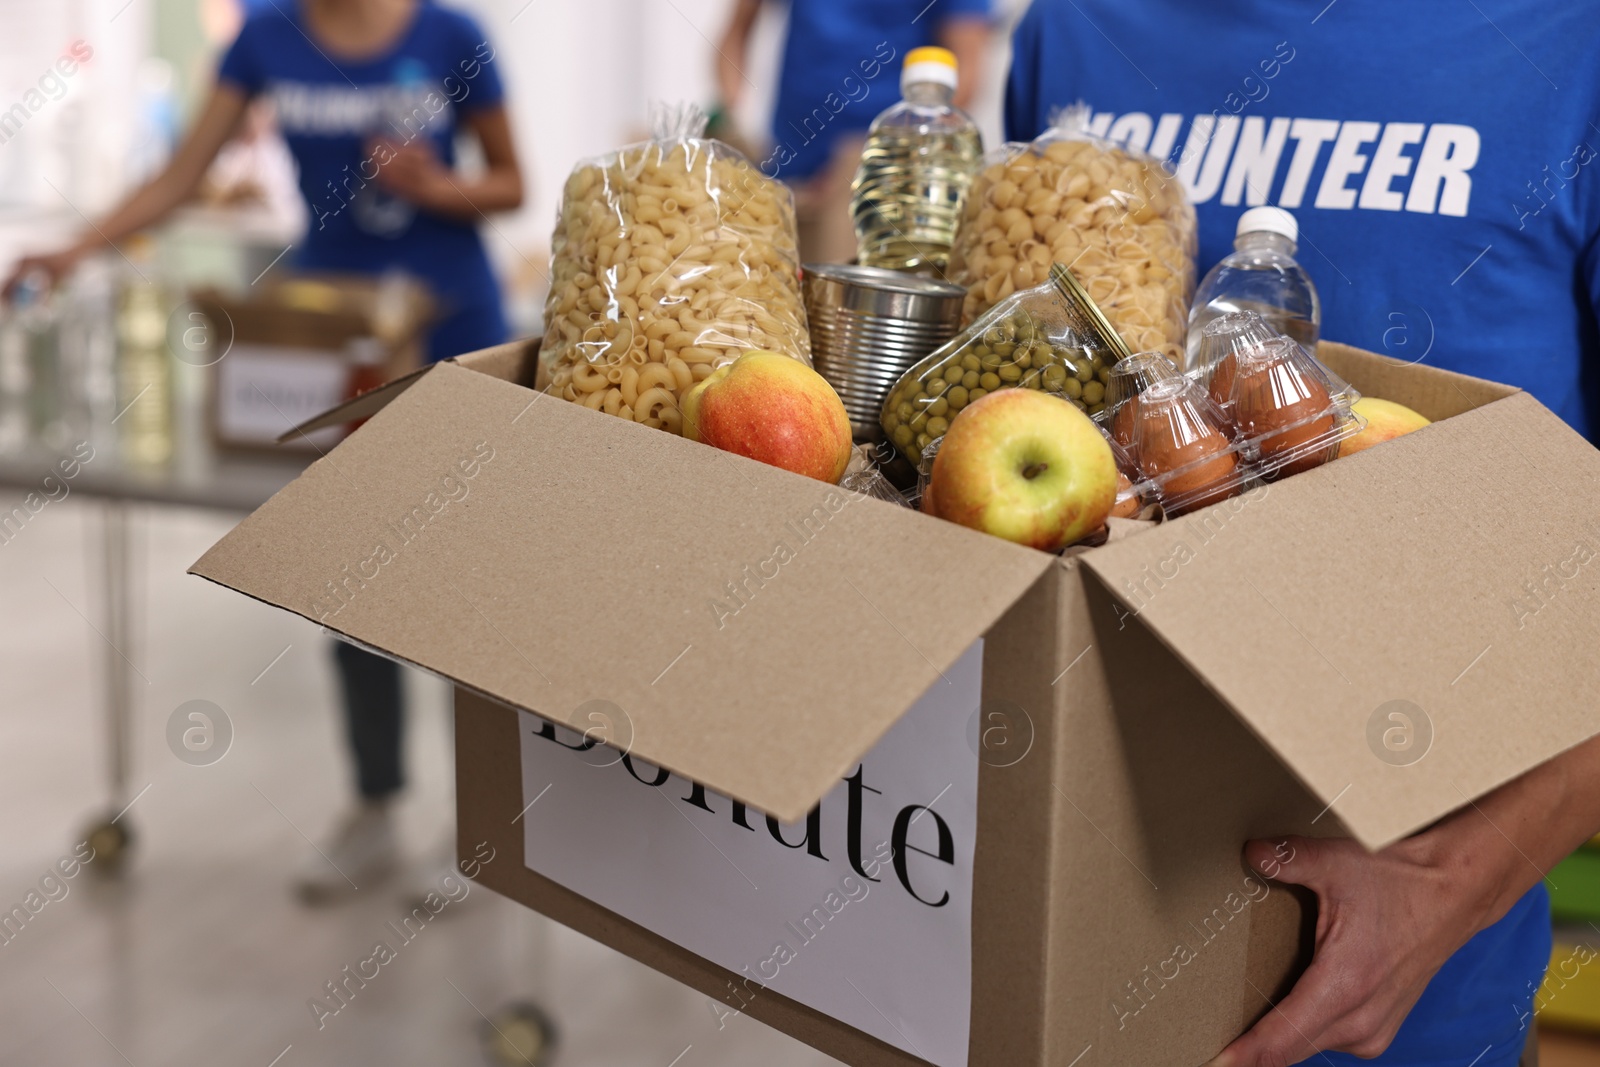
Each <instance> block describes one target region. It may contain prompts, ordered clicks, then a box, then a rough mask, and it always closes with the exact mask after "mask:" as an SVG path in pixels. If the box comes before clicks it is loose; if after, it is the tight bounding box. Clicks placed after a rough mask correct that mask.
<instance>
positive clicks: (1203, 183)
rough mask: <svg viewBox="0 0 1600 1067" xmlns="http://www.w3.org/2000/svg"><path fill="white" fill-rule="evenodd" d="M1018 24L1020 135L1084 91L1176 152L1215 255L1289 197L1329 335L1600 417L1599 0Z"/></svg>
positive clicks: (1161, 148)
mask: <svg viewBox="0 0 1600 1067" xmlns="http://www.w3.org/2000/svg"><path fill="white" fill-rule="evenodd" d="M1015 45H1016V52H1015V58H1014V60H1013V67H1012V71H1011V78H1010V84H1009V88H1008V93H1007V101H1006V123H1007V132H1008V136H1011V137H1013V138H1019V139H1024V140H1025V139H1028V138H1031V137H1033V136H1035V135H1036V134H1038V133H1039V132H1040V131H1041V130H1042V129H1043V128H1044V127H1045V126H1046V124H1047V122H1048V119H1049V115H1050V112H1051V110H1052V109H1053V108H1055V107H1057V106H1060V105H1064V104H1070V103H1071V102H1073V101H1074V100H1077V99H1080V98H1081V99H1083V100H1084V101H1086V102H1087V103H1089V104H1090V105H1091V106H1092V107H1093V109H1094V112H1095V116H1094V120H1095V127H1094V128H1095V129H1098V130H1101V131H1104V132H1107V133H1109V134H1110V135H1111V136H1112V137H1113V138H1119V139H1125V140H1126V141H1127V142H1129V143H1131V144H1133V145H1135V146H1137V147H1144V148H1148V149H1149V150H1150V151H1151V152H1152V153H1153V154H1155V155H1157V156H1161V157H1163V158H1170V159H1171V160H1173V161H1174V162H1178V164H1179V173H1180V175H1181V176H1182V177H1183V179H1184V182H1185V184H1186V185H1187V186H1188V188H1189V189H1190V191H1191V193H1192V196H1193V200H1194V201H1195V204H1196V209H1197V210H1198V212H1199V216H1200V269H1201V271H1202V273H1203V272H1204V271H1205V270H1206V269H1208V268H1209V267H1211V266H1212V265H1213V264H1214V263H1216V262H1217V260H1219V259H1221V258H1222V257H1223V256H1224V255H1226V254H1227V253H1228V252H1229V251H1230V250H1231V249H1232V243H1233V229H1234V224H1235V223H1236V222H1237V221H1238V217H1239V215H1240V213H1241V212H1243V211H1244V210H1245V208H1247V207H1250V206H1252V205H1256V204H1262V203H1267V204H1276V205H1278V206H1281V207H1284V208H1287V209H1289V210H1290V211H1292V212H1293V213H1294V215H1295V217H1296V218H1297V219H1298V220H1299V223H1300V232H1301V235H1302V236H1301V241H1300V250H1299V253H1298V255H1297V258H1298V259H1299V260H1300V262H1301V264H1302V265H1304V266H1305V268H1306V269H1307V270H1308V271H1309V272H1310V273H1311V275H1312V278H1313V279H1314V280H1315V282H1316V284H1317V290H1318V292H1319V293H1320V295H1321V297H1322V302H1323V329H1322V335H1323V336H1324V337H1327V338H1329V339H1331V340H1335V341H1344V342H1347V343H1350V344H1354V345H1359V346H1361V347H1363V348H1368V349H1371V350H1373V351H1377V352H1386V353H1389V354H1391V355H1393V356H1395V357H1396V358H1399V359H1404V360H1407V361H1414V360H1418V359H1421V360H1423V361H1424V362H1426V363H1428V364H1432V365H1436V366H1442V367H1448V368H1450V369H1452V370H1458V371H1462V372H1464V373H1466V374H1472V375H1476V376H1478V377H1481V378H1488V379H1491V380H1494V381H1500V382H1506V383H1509V384H1512V385H1516V386H1520V387H1521V388H1524V389H1526V390H1528V391H1529V392H1531V393H1532V394H1533V395H1534V396H1536V397H1537V398H1538V399H1539V400H1540V401H1542V402H1543V403H1544V404H1545V405H1546V406H1548V407H1550V408H1551V409H1553V410H1554V411H1555V412H1556V413H1557V414H1558V415H1560V416H1561V417H1562V418H1563V419H1565V420H1566V421H1567V422H1568V423H1569V424H1571V425H1572V426H1573V427H1575V428H1577V429H1578V430H1579V431H1580V432H1582V433H1584V434H1585V435H1587V436H1589V437H1591V439H1592V438H1593V436H1594V433H1595V431H1596V429H1597V428H1600V427H1597V423H1596V418H1597V411H1596V401H1597V399H1600V374H1597V370H1600V368H1597V366H1596V357H1597V355H1600V334H1597V330H1596V325H1595V307H1596V306H1597V303H1600V248H1597V245H1596V241H1595V235H1596V234H1597V233H1600V161H1597V159H1596V153H1597V150H1600V127H1597V126H1596V125H1595V123H1597V122H1600V64H1597V63H1596V62H1595V60H1594V57H1595V56H1596V55H1597V54H1600V15H1597V13H1596V12H1595V9H1594V7H1593V5H1591V4H1548V3H1541V2H1538V0H1476V3H1459V2H1456V0H1411V2H1409V3H1404V4H1396V3H1392V2H1384V0H1337V2H1335V3H1332V4H1329V3H1327V0H1311V2H1290V0H1211V2H1208V3H1195V2H1193V0H1115V2H1113V0H1075V3H1067V2H1065V0H1037V2H1036V3H1035V4H1034V5H1033V7H1032V9H1031V10H1030V11H1029V12H1028V14H1027V16H1026V17H1025V18H1024V20H1023V22H1022V23H1021V25H1020V26H1019V27H1018V29H1017V33H1016V41H1015ZM1208 134H1209V136H1208Z"/></svg>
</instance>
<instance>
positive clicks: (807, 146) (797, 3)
mask: <svg viewBox="0 0 1600 1067" xmlns="http://www.w3.org/2000/svg"><path fill="white" fill-rule="evenodd" d="M762 3H763V0H735V4H734V9H733V15H732V17H731V18H730V19H729V20H728V26H727V29H726V30H724V31H723V34H722V39H721V40H720V41H719V42H718V44H717V59H716V68H717V69H716V74H717V89H718V92H719V93H720V94H721V97H722V106H723V107H724V108H726V109H727V110H729V111H732V110H733V109H735V108H736V107H737V106H738V104H739V101H740V100H741V99H742V98H743V96H744V93H745V91H746V90H747V89H748V88H749V87H750V79H749V77H748V76H747V75H746V73H745V66H746V63H747V58H748V54H749V45H750V33H751V30H752V29H753V28H754V26H755V22H756V17H757V16H758V15H759V14H760V13H761V6H762ZM788 6H789V20H788V27H787V30H786V35H785V38H784V46H783V62H782V67H781V69H780V71H779V74H778V89H777V100H776V106H775V107H774V109H773V115H772V140H773V148H772V150H771V155H769V156H768V157H767V159H766V160H765V161H764V162H762V163H761V169H762V171H763V173H765V174H766V175H767V176H768V177H773V178H780V179H782V180H783V181H785V182H787V183H789V185H790V186H792V187H793V189H794V194H795V212H796V215H797V217H798V220H799V224H800V257H801V259H802V260H803V261H804V262H808V263H843V262H847V261H849V260H852V259H854V258H855V255H856V235H855V229H854V227H853V226H852V224H851V221H850V183H851V181H852V180H853V179H854V178H855V173H856V165H857V164H858V163H859V162H860V161H861V146H862V143H863V141H864V140H865V139H866V131H867V127H868V126H870V125H872V120H873V119H874V118H876V117H877V116H878V114H879V113H880V112H882V111H883V110H885V109H886V108H888V107H890V106H892V105H893V104H895V103H896V102H897V101H899V99H900V65H901V63H902V62H903V61H904V59H905V55H906V53H907V52H909V51H911V50H912V49H913V48H920V47H922V46H924V45H940V46H942V47H944V48H948V49H949V50H950V51H951V52H953V53H955V57H956V62H957V64H958V66H959V68H960V77H961V82H960V85H959V87H958V88H957V89H956V95H955V106H956V107H958V108H966V107H967V106H968V104H969V103H970V102H971V100H972V95H973V93H974V92H975V91H976V88H977V86H979V85H980V84H982V81H983V75H984V70H983V66H984V58H985V55H986V51H987V49H988V47H989V39H990V34H991V32H992V31H991V20H990V9H991V6H992V5H991V0H932V2H930V0H789V5H788Z"/></svg>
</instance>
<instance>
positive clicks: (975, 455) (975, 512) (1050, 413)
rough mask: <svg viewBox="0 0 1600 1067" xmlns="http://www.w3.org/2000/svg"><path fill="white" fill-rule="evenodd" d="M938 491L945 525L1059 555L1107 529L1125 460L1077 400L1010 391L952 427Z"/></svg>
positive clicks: (935, 479)
mask: <svg viewBox="0 0 1600 1067" xmlns="http://www.w3.org/2000/svg"><path fill="white" fill-rule="evenodd" d="M929 489H930V491H931V492H932V493H933V495H934V496H935V497H936V498H937V500H938V509H939V517H940V518H941V519H948V520H949V521H951V522H955V523H960V524H961V525H962V526H967V527H971V528H972V529H974V530H981V531H983V532H984V533H989V534H993V535H995V536H996V537H1003V538H1005V539H1006V540H1008V541H1015V542H1016V543H1017V544H1019V545H1027V546H1029V547H1030V548H1037V549H1041V550H1043V551H1046V552H1054V551H1056V550H1058V549H1061V548H1065V547H1066V546H1067V545H1070V544H1072V543H1073V542H1075V541H1079V540H1082V539H1083V538H1084V537H1086V536H1088V535H1089V534H1091V533H1093V532H1094V531H1096V530H1098V529H1099V528H1100V527H1102V526H1104V525H1105V521H1106V516H1107V515H1109V514H1110V513H1111V508H1112V505H1114V504H1115V503H1116V498H1117V462H1116V459H1115V458H1114V457H1113V456H1112V454H1111V446H1110V445H1109V444H1108V443H1107V442H1106V439H1105V437H1104V436H1102V435H1101V433H1100V429H1099V427H1097V426H1096V425H1095V424H1094V422H1093V421H1092V420H1091V419H1090V418H1089V416H1087V415H1085V414H1084V413H1083V412H1081V411H1079V410H1078V409H1077V408H1076V407H1075V406H1074V405H1072V404H1071V403H1069V402H1067V401H1066V400H1063V399H1061V398H1060V397H1055V396H1051V395H1050V394H1048V393H1041V392H1037V391H1035V390H1033V389H1002V390H999V391H998V392H994V393H990V394H989V395H988V396H985V397H983V398H982V399H980V400H978V401H977V402H975V403H972V404H968V405H967V406H966V407H965V408H963V409H962V411H961V413H960V414H959V415H957V416H956V417H955V420H954V421H953V422H951V423H950V429H949V430H947V431H946V432H945V436H944V442H943V444H941V445H940V446H939V454H938V456H937V457H936V458H935V459H934V461H933V474H932V477H931V478H930V480H929Z"/></svg>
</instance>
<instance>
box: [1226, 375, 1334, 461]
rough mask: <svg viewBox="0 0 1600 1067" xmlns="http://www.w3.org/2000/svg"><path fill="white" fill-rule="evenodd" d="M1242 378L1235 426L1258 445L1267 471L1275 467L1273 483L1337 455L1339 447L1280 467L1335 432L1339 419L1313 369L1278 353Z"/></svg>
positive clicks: (1237, 397) (1234, 414)
mask: <svg viewBox="0 0 1600 1067" xmlns="http://www.w3.org/2000/svg"><path fill="white" fill-rule="evenodd" d="M1219 367H1220V364H1219ZM1238 373H1239V378H1238V382H1237V383H1236V385H1235V387H1234V396H1235V404H1234V411H1233V419H1234V424H1235V425H1236V426H1237V427H1238V428H1239V432H1240V433H1241V434H1243V435H1244V436H1246V437H1252V438H1256V439H1257V441H1258V444H1259V446H1260V448H1261V458H1262V464H1263V466H1266V467H1268V468H1273V467H1276V469H1275V470H1273V472H1272V474H1271V475H1270V477H1272V478H1287V477H1288V476H1289V475H1291V474H1299V473H1301V472H1302V471H1308V470H1310V469H1311V468H1313V467H1318V466H1321V465H1322V464H1324V463H1326V462H1328V460H1330V459H1332V458H1333V457H1334V456H1335V455H1337V453H1338V446H1337V443H1335V444H1334V445H1332V446H1330V447H1328V448H1321V449H1315V450H1313V451H1311V452H1309V453H1307V454H1306V455H1303V456H1300V457H1298V458H1296V459H1294V460H1293V461H1292V462H1289V463H1287V464H1285V465H1283V466H1276V465H1277V463H1280V462H1282V460H1283V459H1284V458H1285V457H1287V456H1288V455H1290V454H1292V453H1295V452H1299V451H1303V450H1305V449H1306V448H1307V447H1308V446H1310V445H1311V444H1312V443H1313V442H1315V441H1316V440H1317V439H1318V438H1319V437H1323V436H1325V435H1327V434H1328V433H1330V432H1331V431H1332V430H1333V427H1334V418H1335V414H1336V413H1335V411H1334V407H1333V402H1332V400H1331V399H1330V398H1329V396H1328V390H1327V389H1326V388H1325V387H1324V386H1323V384H1322V382H1321V381H1319V380H1318V379H1317V378H1316V376H1315V375H1314V374H1313V373H1311V372H1310V370H1309V369H1308V368H1305V367H1301V366H1299V365H1298V364H1297V363H1296V362H1293V361H1291V360H1289V359H1286V358H1284V357H1282V356H1281V355H1279V354H1277V353H1274V355H1273V356H1272V357H1271V358H1268V359H1261V360H1251V361H1249V363H1248V365H1247V366H1246V367H1244V368H1243V369H1242V370H1240V371H1239V372H1238Z"/></svg>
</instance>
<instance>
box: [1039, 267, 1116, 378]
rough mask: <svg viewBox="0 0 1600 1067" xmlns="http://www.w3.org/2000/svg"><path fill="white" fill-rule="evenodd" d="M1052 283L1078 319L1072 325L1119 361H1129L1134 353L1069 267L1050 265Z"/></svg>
mask: <svg viewBox="0 0 1600 1067" xmlns="http://www.w3.org/2000/svg"><path fill="white" fill-rule="evenodd" d="M1050 280H1051V281H1052V282H1054V283H1055V286H1056V289H1057V290H1059V291H1060V293H1061V295H1062V297H1063V298H1065V299H1066V302H1067V310H1068V312H1069V313H1070V314H1071V315H1072V316H1073V318H1074V319H1076V320H1077V321H1076V322H1074V323H1073V325H1074V326H1077V327H1078V328H1080V329H1082V330H1083V332H1084V333H1087V334H1088V335H1089V336H1091V337H1095V338H1098V339H1099V340H1100V342H1101V343H1102V344H1104V345H1105V346H1106V347H1107V348H1109V349H1110V350H1111V352H1112V354H1113V355H1114V356H1116V358H1117V359H1127V358H1128V356H1130V355H1132V354H1133V353H1131V352H1129V351H1128V346H1127V344H1125V343H1124V342H1123V340H1122V337H1121V335H1119V334H1118V333H1117V331H1116V328H1115V327H1113V326H1112V325H1111V321H1110V320H1109V319H1107V318H1106V316H1105V313H1104V312H1102V311H1101V310H1100V308H1099V307H1098V306H1096V304H1095V302H1094V301H1093V300H1092V299H1091V298H1090V297H1089V294H1088V292H1087V291H1085V290H1084V288H1083V286H1082V285H1081V284H1080V283H1079V282H1078V279H1077V277H1076V276H1075V275H1074V274H1073V273H1072V271H1071V270H1070V269H1069V268H1068V267H1067V265H1066V264H1064V263H1052V264H1050Z"/></svg>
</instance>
